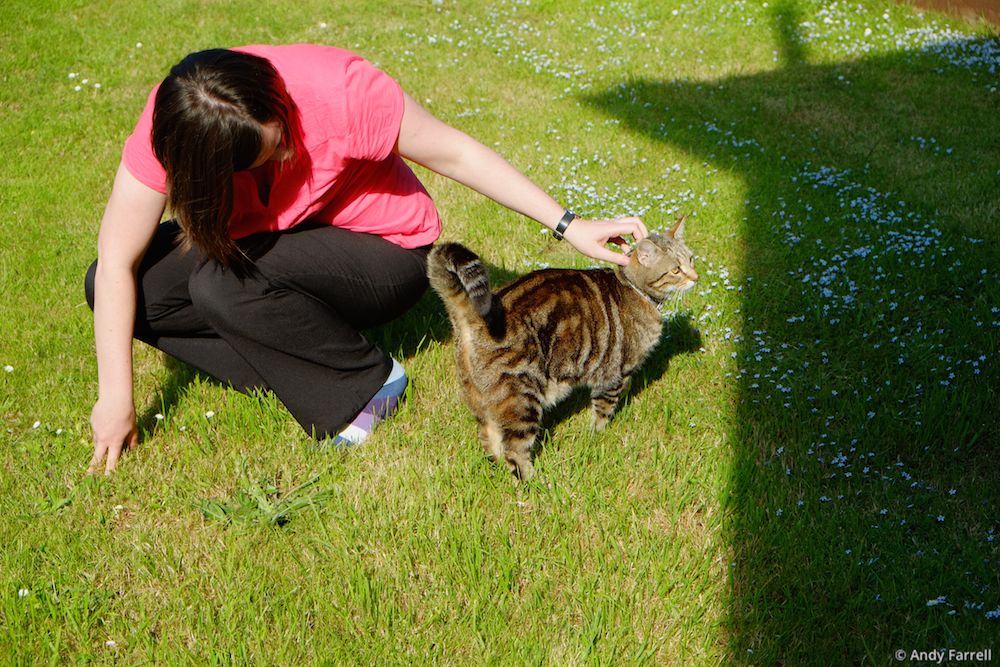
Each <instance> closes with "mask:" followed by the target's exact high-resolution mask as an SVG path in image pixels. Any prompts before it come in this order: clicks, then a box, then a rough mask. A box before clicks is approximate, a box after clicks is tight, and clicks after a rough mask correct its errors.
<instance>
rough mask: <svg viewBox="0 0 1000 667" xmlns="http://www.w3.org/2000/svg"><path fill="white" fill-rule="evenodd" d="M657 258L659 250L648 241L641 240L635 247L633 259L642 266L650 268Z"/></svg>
mask: <svg viewBox="0 0 1000 667" xmlns="http://www.w3.org/2000/svg"><path fill="white" fill-rule="evenodd" d="M659 256H660V249H659V248H658V247H657V246H656V244H655V243H653V242H652V241H650V240H649V239H643V240H641V241H639V243H638V244H636V246H635V258H636V259H638V260H639V263H640V264H642V265H643V266H652V265H653V264H655V263H656V260H657V259H658V258H659Z"/></svg>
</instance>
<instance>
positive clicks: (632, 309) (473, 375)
mask: <svg viewBox="0 0 1000 667" xmlns="http://www.w3.org/2000/svg"><path fill="white" fill-rule="evenodd" d="M683 232H684V218H683V217H682V218H681V219H679V220H678V221H677V223H676V224H675V225H674V227H673V228H672V229H671V230H670V231H668V232H666V233H665V234H663V235H657V234H653V235H650V236H649V237H648V238H646V239H643V240H642V241H640V242H639V243H638V244H636V246H635V248H634V249H633V250H632V251H631V252H630V257H631V261H630V263H629V265H628V266H625V267H619V268H617V269H607V268H601V269H588V270H576V269H544V270H541V271H534V272H532V273H529V274H528V275H526V276H523V277H521V278H519V279H518V280H515V281H514V282H512V283H510V284H509V285H507V286H506V287H503V288H501V289H500V290H498V291H497V292H496V293H491V292H490V285H489V276H488V274H487V271H486V267H485V266H483V263H482V262H481V261H480V259H479V257H477V256H476V255H475V254H474V253H473V252H472V251H471V250H469V249H468V248H466V247H465V246H462V245H460V244H458V243H445V244H441V245H438V246H436V247H435V248H434V249H433V250H432V251H431V253H430V256H429V258H428V269H427V272H428V277H429V278H430V283H431V286H432V287H433V288H434V289H435V291H437V293H438V294H439V295H440V296H441V299H442V300H443V301H444V304H445V308H446V309H447V311H448V316H449V319H450V320H451V324H452V328H453V329H454V338H455V358H456V361H457V363H458V375H459V378H460V380H461V382H462V386H463V389H464V397H465V401H466V403H467V404H468V405H469V407H470V408H471V409H472V412H473V414H474V415H475V416H476V419H477V421H478V422H479V439H480V441H481V442H482V445H483V449H485V450H486V453H487V454H488V455H490V456H491V457H492V458H493V459H494V460H496V461H497V462H501V461H502V462H505V463H506V464H507V466H508V467H509V468H510V470H511V472H513V473H514V474H515V475H517V476H518V477H519V478H521V479H528V478H530V477H531V475H532V474H533V473H534V468H533V466H532V461H531V458H532V457H531V451H532V447H533V445H534V442H535V437H536V436H537V434H538V431H539V428H540V423H541V419H542V409H543V408H545V407H549V406H552V405H554V404H555V403H557V402H558V401H559V400H561V399H562V398H564V397H565V396H566V395H567V394H568V393H569V392H570V390H571V389H572V388H573V387H576V386H583V385H586V386H589V387H590V396H591V405H592V408H593V414H592V417H593V425H594V428H596V429H598V430H600V429H602V428H604V426H605V425H606V424H607V423H608V420H609V419H610V418H611V416H612V414H613V413H614V411H615V407H616V406H617V404H618V400H619V398H620V397H621V395H622V393H623V391H624V390H625V387H626V383H627V381H628V379H629V377H630V376H631V375H632V374H633V373H634V372H635V371H636V369H637V368H638V367H639V365H640V364H642V362H643V361H644V360H645V359H646V357H647V356H648V355H649V353H650V352H651V351H652V350H653V348H654V347H655V346H656V344H657V342H658V341H659V339H660V333H661V331H662V326H663V325H662V316H661V314H660V310H659V308H658V306H660V305H661V304H662V303H663V301H664V300H665V299H666V298H667V297H668V296H670V295H671V294H677V295H679V294H680V293H682V292H684V291H686V290H687V289H690V288H691V287H692V286H693V285H694V284H695V282H696V281H697V280H698V274H697V273H696V272H695V270H694V267H693V265H692V254H691V251H690V250H688V248H687V246H686V245H685V244H684V241H683V238H682V237H683Z"/></svg>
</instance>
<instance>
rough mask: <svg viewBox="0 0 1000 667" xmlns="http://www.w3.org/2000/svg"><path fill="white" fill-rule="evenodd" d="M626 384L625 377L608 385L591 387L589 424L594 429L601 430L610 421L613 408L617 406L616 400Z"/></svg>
mask: <svg viewBox="0 0 1000 667" xmlns="http://www.w3.org/2000/svg"><path fill="white" fill-rule="evenodd" d="M627 386H628V380H627V379H625V380H621V381H620V382H618V383H616V384H613V385H610V386H608V385H604V386H600V387H592V388H591V390H590V407H591V410H592V412H591V424H592V425H593V427H594V430H595V431H603V430H604V427H605V426H607V425H608V422H609V421H611V417H612V415H614V414H615V408H617V407H618V401H619V400H621V397H622V394H623V393H625V388H626V387H627Z"/></svg>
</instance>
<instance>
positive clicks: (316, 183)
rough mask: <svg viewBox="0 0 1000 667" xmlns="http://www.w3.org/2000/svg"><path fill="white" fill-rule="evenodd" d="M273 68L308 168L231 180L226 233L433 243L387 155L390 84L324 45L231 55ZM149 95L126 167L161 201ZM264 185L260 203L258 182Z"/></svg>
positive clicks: (268, 169) (432, 219) (405, 178)
mask: <svg viewBox="0 0 1000 667" xmlns="http://www.w3.org/2000/svg"><path fill="white" fill-rule="evenodd" d="M234 50H235V51H241V52H244V53H250V54H253V55H256V56H260V57H262V58H266V59H267V60H269V61H270V62H271V64H272V65H273V66H274V68H275V69H276V70H277V71H278V73H279V74H280V75H281V78H282V79H283V80H284V82H285V86H286V88H287V89H288V93H289V95H290V96H291V98H292V100H294V102H295V105H296V107H298V111H299V116H300V123H301V126H302V134H303V136H302V143H303V145H304V146H305V149H306V152H307V154H308V155H307V159H296V160H295V161H294V162H292V163H291V166H289V164H280V163H278V162H275V161H271V162H268V163H266V164H265V165H263V166H262V167H259V168H258V169H255V170H253V171H254V172H257V173H256V174H255V173H252V172H251V171H242V172H237V173H236V174H235V175H234V176H233V217H232V220H231V221H230V233H231V235H232V237H233V238H241V237H244V236H247V235H249V234H255V233H257V232H272V231H280V230H284V229H289V228H291V227H294V226H295V225H297V224H299V223H301V222H305V221H309V222H320V223H326V224H330V225H334V226H337V227H342V228H344V229H350V230H352V231H357V232H366V233H368V234H375V235H378V236H381V237H383V238H385V239H386V240H387V241H390V242H392V243H395V244H396V245H398V246H401V247H403V248H417V247H420V246H423V245H427V244H429V243H433V242H434V241H435V240H436V239H437V238H438V236H439V235H440V233H441V219H440V217H439V216H438V213H437V209H436V208H435V206H434V202H433V201H432V200H431V197H430V195H429V194H428V193H427V191H426V190H425V189H424V187H423V185H422V184H421V183H420V181H419V179H417V177H416V175H415V174H414V173H413V171H412V170H411V169H410V167H409V166H408V165H407V164H406V163H405V162H404V161H403V159H402V158H400V157H399V155H398V154H396V153H395V152H394V149H395V145H396V139H397V138H398V137H399V126H400V122H401V120H402V117H403V91H402V89H401V88H400V87H399V84H397V83H396V82H395V81H394V80H393V79H392V78H390V77H389V76H388V75H386V74H385V73H383V72H381V71H380V70H378V69H376V68H375V67H374V66H373V65H371V64H370V63H369V62H367V61H366V60H364V59H363V58H361V57H360V56H357V55H355V54H353V53H351V52H349V51H345V50H343V49H338V48H334V47H329V46H317V45H309V44H299V45H290V46H246V47H240V48H237V49H234ZM158 88H159V86H156V88H154V89H153V91H152V92H151V93H150V94H149V98H148V100H147V102H146V108H145V109H144V110H143V112H142V115H141V116H140V117H139V122H138V123H137V124H136V126H135V129H134V130H133V132H132V134H131V135H130V136H129V138H128V139H127V140H126V141H125V148H124V152H123V156H122V159H123V161H124V164H125V168H126V169H128V171H129V173H131V174H132V175H133V176H135V177H136V178H137V179H138V180H139V181H140V182H142V183H144V184H145V185H147V186H149V187H151V188H153V189H154V190H157V191H158V192H163V193H165V192H166V173H165V172H164V170H163V167H162V165H160V163H159V161H158V160H157V159H156V156H155V155H154V154H153V148H152V142H151V132H152V126H153V102H154V100H155V98H156V91H157V89H158ZM255 179H263V182H264V183H269V185H270V192H269V196H268V197H267V198H266V199H267V201H266V202H262V201H261V198H260V195H259V194H258V193H259V191H260V189H259V188H258V182H257V180H255Z"/></svg>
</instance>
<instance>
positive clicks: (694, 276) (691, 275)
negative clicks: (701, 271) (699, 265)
mask: <svg viewBox="0 0 1000 667" xmlns="http://www.w3.org/2000/svg"><path fill="white" fill-rule="evenodd" d="M684 275H685V276H686V277H687V279H688V280H690V281H691V282H693V283H696V282H698V272H697V271H695V270H694V269H691V270H690V271H685V272H684Z"/></svg>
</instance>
